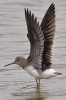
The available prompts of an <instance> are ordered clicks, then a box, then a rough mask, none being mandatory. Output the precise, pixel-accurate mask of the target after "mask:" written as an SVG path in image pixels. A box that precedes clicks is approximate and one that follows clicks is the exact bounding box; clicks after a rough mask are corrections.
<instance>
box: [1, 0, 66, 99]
mask: <svg viewBox="0 0 66 100" xmlns="http://www.w3.org/2000/svg"><path fill="white" fill-rule="evenodd" d="M52 2H53V3H55V5H56V32H55V39H54V45H53V55H52V62H53V68H54V69H55V70H58V71H59V72H62V73H63V75H62V76H59V77H55V78H52V79H50V80H41V85H40V88H37V86H36V82H35V79H34V78H33V77H31V76H30V75H29V74H28V73H26V72H25V71H24V70H22V69H21V68H20V67H18V66H17V65H11V66H8V67H6V68H4V65H5V64H8V63H10V62H13V60H14V59H15V57H16V56H20V55H22V56H24V57H26V58H27V57H28V55H29V50H30V45H29V41H28V39H27V35H26V34H27V27H26V22H25V16H24V8H29V9H30V10H31V11H32V12H33V13H34V14H35V16H37V17H38V20H39V21H40V22H41V20H42V18H43V16H44V14H45V12H46V10H47V8H48V7H49V5H50V4H51V3H52ZM0 100H66V0H63V1H62V0H46V1H45V0H33V1H32V0H27V1H26V0H11V1H10V0H1V1H0Z"/></svg>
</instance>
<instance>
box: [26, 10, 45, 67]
mask: <svg viewBox="0 0 66 100" xmlns="http://www.w3.org/2000/svg"><path fill="white" fill-rule="evenodd" d="M25 18H26V24H27V29H28V34H27V36H28V39H29V41H30V55H29V57H28V60H29V62H30V64H32V65H33V66H34V67H36V68H42V54H43V50H44V34H43V31H42V29H41V26H40V25H39V22H38V21H37V18H36V17H34V14H33V13H31V11H28V9H27V10H26V9H25Z"/></svg>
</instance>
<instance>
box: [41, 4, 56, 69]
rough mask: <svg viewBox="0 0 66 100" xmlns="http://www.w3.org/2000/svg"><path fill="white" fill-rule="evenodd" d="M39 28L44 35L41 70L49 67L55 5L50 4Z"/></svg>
mask: <svg viewBox="0 0 66 100" xmlns="http://www.w3.org/2000/svg"><path fill="white" fill-rule="evenodd" d="M41 27H42V30H43V33H44V38H45V41H44V51H43V61H42V66H43V70H45V69H47V68H50V67H51V64H52V62H51V55H52V44H53V39H54V33H55V5H54V4H53V3H52V4H51V5H50V7H49V8H48V10H47V12H46V14H45V16H44V18H43V20H42V22H41Z"/></svg>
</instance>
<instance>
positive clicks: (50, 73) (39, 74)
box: [24, 66, 56, 79]
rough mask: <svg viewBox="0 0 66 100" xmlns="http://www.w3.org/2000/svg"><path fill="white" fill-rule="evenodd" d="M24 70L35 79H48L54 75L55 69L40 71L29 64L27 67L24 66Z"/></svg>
mask: <svg viewBox="0 0 66 100" xmlns="http://www.w3.org/2000/svg"><path fill="white" fill-rule="evenodd" d="M24 70H25V71H27V72H28V73H29V74H30V75H31V76H33V77H34V78H35V79H49V78H52V77H54V76H56V75H55V74H54V73H55V72H56V71H55V70H53V69H47V70H45V71H43V72H42V71H41V70H40V71H37V69H35V68H34V67H33V66H29V67H26V68H25V69H24Z"/></svg>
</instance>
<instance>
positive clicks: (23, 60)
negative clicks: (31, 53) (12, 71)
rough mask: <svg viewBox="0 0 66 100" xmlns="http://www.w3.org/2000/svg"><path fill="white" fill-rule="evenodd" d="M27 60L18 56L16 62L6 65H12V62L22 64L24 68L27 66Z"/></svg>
mask: <svg viewBox="0 0 66 100" xmlns="http://www.w3.org/2000/svg"><path fill="white" fill-rule="evenodd" d="M27 63H28V62H27V60H26V59H25V58H24V57H20V56H19V57H16V58H15V60H14V62H12V63H10V64H7V65H5V66H4V67H6V66H9V65H12V64H17V65H19V66H21V67H22V68H24V67H25V66H27Z"/></svg>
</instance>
